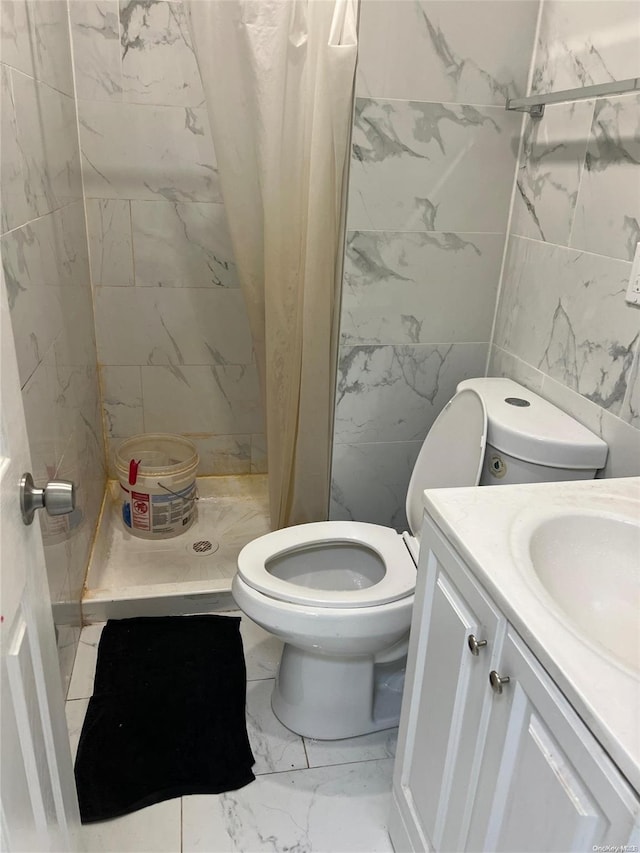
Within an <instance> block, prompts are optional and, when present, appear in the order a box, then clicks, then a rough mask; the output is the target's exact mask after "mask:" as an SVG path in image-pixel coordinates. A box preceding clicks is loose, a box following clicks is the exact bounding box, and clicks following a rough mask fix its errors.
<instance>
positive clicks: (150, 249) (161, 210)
mask: <svg viewBox="0 0 640 853" xmlns="http://www.w3.org/2000/svg"><path fill="white" fill-rule="evenodd" d="M131 218H132V224H133V247H134V254H135V266H136V284H137V285H138V286H140V285H162V286H170V287H238V278H237V274H236V265H235V261H234V257H233V249H232V247H231V237H230V235H229V229H228V226H227V217H226V214H225V210H224V205H222V204H202V203H194V202H191V203H188V204H168V203H166V202H152V201H133V202H131Z"/></svg>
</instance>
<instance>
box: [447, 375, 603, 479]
mask: <svg viewBox="0 0 640 853" xmlns="http://www.w3.org/2000/svg"><path fill="white" fill-rule="evenodd" d="M463 388H471V389H473V390H474V391H477V393H478V394H479V395H480V396H481V397H482V399H483V400H484V404H485V407H486V410H487V421H488V423H487V444H490V445H491V446H492V447H495V448H496V450H501V451H502V452H503V453H508V454H509V455H510V456H514V457H515V458H516V459H522V460H523V461H524V462H531V463H534V464H537V465H548V466H549V467H550V468H568V469H571V468H574V469H589V468H602V466H603V465H604V464H605V462H606V461H607V451H608V446H607V444H606V442H604V441H603V440H602V439H601V438H600V437H599V436H597V435H595V434H594V433H592V432H591V430H588V429H587V428H586V427H585V426H583V425H582V424H581V423H578V421H576V420H575V419H574V418H572V417H571V416H570V415H568V414H567V413H566V412H563V411H562V410H561V409H558V408H557V407H556V406H554V405H553V404H552V403H550V402H549V401H548V400H544V399H543V398H542V397H540V396H538V394H534V392H533V391H530V390H529V389H528V388H525V387H524V386H522V385H520V384H519V383H517V382H514V381H513V379H505V378H493V377H483V378H478V379H465V380H464V381H463V382H460V383H459V384H458V391H460V390H462V389H463Z"/></svg>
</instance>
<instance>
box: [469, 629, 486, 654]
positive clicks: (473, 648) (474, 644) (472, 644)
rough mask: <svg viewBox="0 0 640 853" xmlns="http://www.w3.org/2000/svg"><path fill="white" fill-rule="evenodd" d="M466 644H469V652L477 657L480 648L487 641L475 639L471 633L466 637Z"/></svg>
mask: <svg viewBox="0 0 640 853" xmlns="http://www.w3.org/2000/svg"><path fill="white" fill-rule="evenodd" d="M467 645H468V646H469V651H470V652H471V654H472V655H475V656H476V657H477V656H478V655H479V654H480V649H481V648H482V647H483V646H486V645H487V641H486V640H476V638H475V636H474V635H473V634H469V636H468V637H467Z"/></svg>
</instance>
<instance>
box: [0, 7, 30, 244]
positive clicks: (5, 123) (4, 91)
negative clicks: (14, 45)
mask: <svg viewBox="0 0 640 853" xmlns="http://www.w3.org/2000/svg"><path fill="white" fill-rule="evenodd" d="M5 3H6V0H5ZM3 8H4V6H3ZM3 44H4V43H3ZM0 87H1V88H0V98H1V100H0V109H1V110H2V121H1V122H0V133H1V142H0V191H1V192H2V206H1V208H0V231H1V232H2V233H4V232H5V231H8V230H9V229H10V228H17V227H18V226H19V225H24V223H25V222H26V221H27V220H28V219H30V218H31V217H30V215H29V214H30V211H29V204H28V199H27V196H26V194H25V183H24V175H25V163H24V158H23V155H22V151H21V149H20V138H19V135H18V124H17V120H16V110H15V103H14V100H13V87H12V85H11V72H10V70H9V68H7V67H6V66H5V65H2V66H0Z"/></svg>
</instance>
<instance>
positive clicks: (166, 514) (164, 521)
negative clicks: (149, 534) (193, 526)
mask: <svg viewBox="0 0 640 853" xmlns="http://www.w3.org/2000/svg"><path fill="white" fill-rule="evenodd" d="M195 490H196V484H195V483H191V484H190V485H188V486H187V488H186V489H182V490H181V491H179V492H167V494H166V495H151V523H152V528H151V529H152V530H153V532H154V533H169V532H170V531H172V530H175V528H176V527H178V526H179V527H183V526H185V525H186V524H188V523H189V521H190V520H191V513H192V512H193V502H194V500H195Z"/></svg>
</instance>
